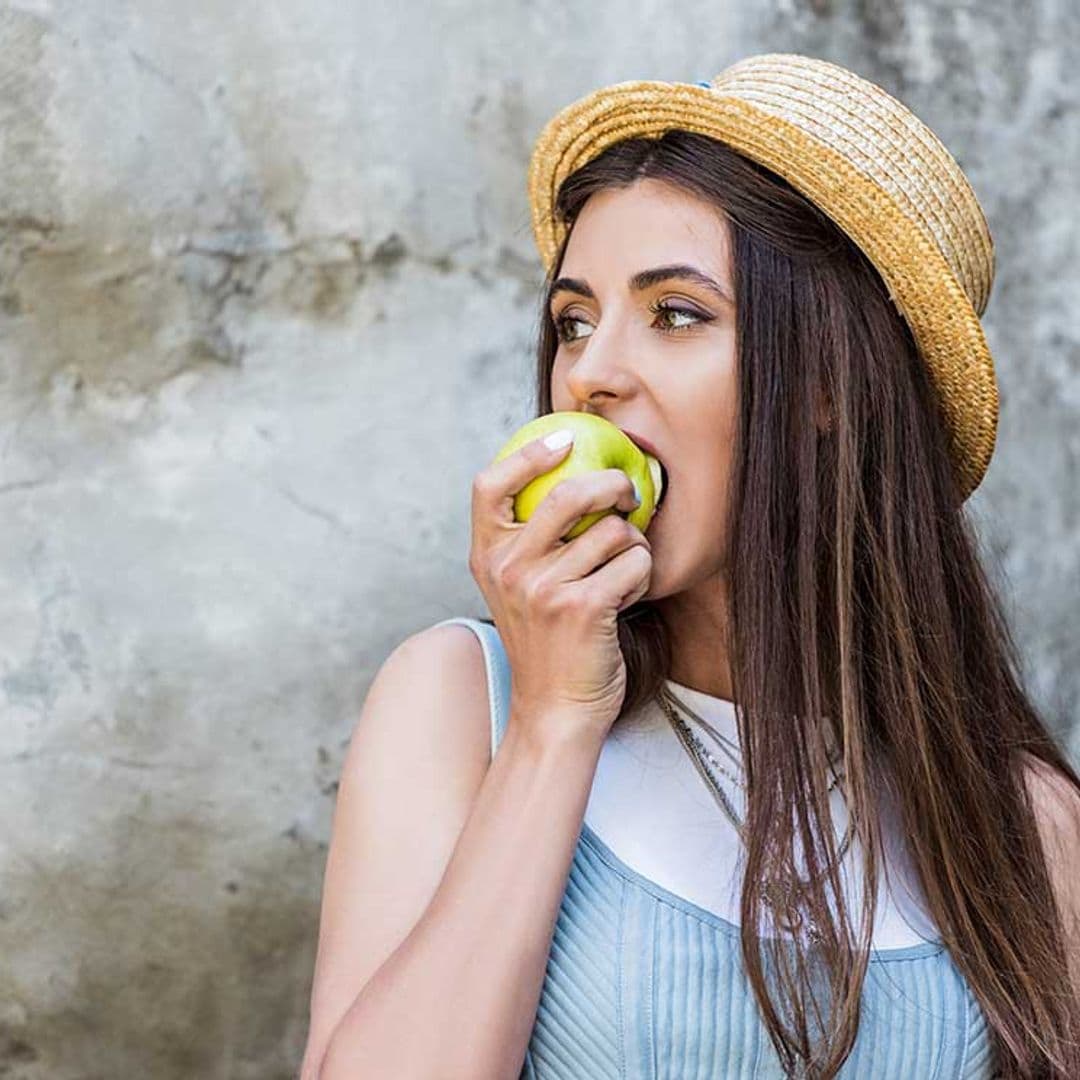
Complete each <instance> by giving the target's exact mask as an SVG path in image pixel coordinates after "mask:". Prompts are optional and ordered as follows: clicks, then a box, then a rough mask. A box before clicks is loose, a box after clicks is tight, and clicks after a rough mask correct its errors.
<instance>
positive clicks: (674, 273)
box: [548, 263, 735, 305]
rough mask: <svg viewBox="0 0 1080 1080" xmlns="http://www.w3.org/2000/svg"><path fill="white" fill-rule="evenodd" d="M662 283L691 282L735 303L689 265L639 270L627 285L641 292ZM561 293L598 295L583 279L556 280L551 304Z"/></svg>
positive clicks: (552, 289) (679, 264) (706, 276)
mask: <svg viewBox="0 0 1080 1080" xmlns="http://www.w3.org/2000/svg"><path fill="white" fill-rule="evenodd" d="M662 281H689V282H691V283H692V284H694V285H700V286H701V287H702V288H704V289H707V290H708V291H709V292H711V293H713V294H714V295H715V296H716V297H718V298H719V299H720V300H723V301H724V302H725V303H728V304H732V305H734V303H735V301H734V300H733V299H732V298H731V294H730V293H729V292H728V291H727V289H725V288H724V286H723V285H721V284H720V282H718V281H716V280H715V279H713V278H711V277H709V275H708V274H706V273H705V272H704V271H702V270H699V269H698V268H697V267H696V266H691V265H690V264H689V263H669V264H668V265H666V266H653V267H651V268H650V269H648V270H639V271H638V273H636V274H634V275H633V277H631V278H630V280H629V281H628V282H627V284H628V285H629V286H630V289H631V290H632V291H633V292H641V291H642V290H643V289H648V288H649V287H650V286H652V285H658V284H660V282H662ZM559 292H572V293H577V294H578V295H579V296H585V297H588V298H589V299H590V300H595V299H596V293H594V292H593V291H592V289H591V288H590V287H589V283H588V282H587V281H584V280H583V279H581V278H571V277H560V278H556V279H555V280H554V281H553V282H552V283H551V291H550V293H549V294H548V301H549V303H550V301H551V300H552V299H554V297H555V294H556V293H559Z"/></svg>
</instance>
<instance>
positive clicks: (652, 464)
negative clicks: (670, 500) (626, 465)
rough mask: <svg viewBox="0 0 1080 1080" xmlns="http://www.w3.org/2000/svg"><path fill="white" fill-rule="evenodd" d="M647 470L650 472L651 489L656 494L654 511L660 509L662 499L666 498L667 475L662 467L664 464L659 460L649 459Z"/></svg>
mask: <svg viewBox="0 0 1080 1080" xmlns="http://www.w3.org/2000/svg"><path fill="white" fill-rule="evenodd" d="M649 469H650V471H651V472H652V478H653V487H654V488H655V489H656V491H657V492H658V495H657V499H656V510H654V513H655V512H656V511H658V510H659V509H660V507H661V506H662V505H663V502H664V499H665V498H666V497H667V490H668V473H667V469H666V468H665V466H664V463H663V462H662V461H661V460H660V459H659V458H654V457H650V458H649Z"/></svg>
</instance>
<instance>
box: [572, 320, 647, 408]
mask: <svg viewBox="0 0 1080 1080" xmlns="http://www.w3.org/2000/svg"><path fill="white" fill-rule="evenodd" d="M629 356H630V353H629V343H628V341H627V340H626V336H625V335H620V334H619V332H618V327H617V325H616V323H615V321H614V319H611V318H609V319H608V321H607V324H606V325H599V326H597V327H596V328H595V329H594V330H593V332H592V333H591V334H590V335H589V337H588V340H587V341H586V342H585V343H584V345H583V347H582V348H581V349H580V350H578V351H577V352H576V354H575V355H573V356H572V357H571V358H570V359H569V360H568V362H567V366H566V372H565V379H566V388H567V390H569V392H570V393H571V394H572V395H573V397H574V399H575V400H576V401H580V402H582V403H583V404H588V403H590V402H593V401H595V400H597V399H598V398H624V397H627V396H629V394H630V393H631V392H632V388H633V382H634V375H633V369H632V366H631V364H630V359H629Z"/></svg>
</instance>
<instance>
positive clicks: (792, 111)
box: [699, 53, 994, 315]
mask: <svg viewBox="0 0 1080 1080" xmlns="http://www.w3.org/2000/svg"><path fill="white" fill-rule="evenodd" d="M699 85H700V84H699ZM709 88H710V90H712V91H713V92H715V93H717V94H721V95H724V96H730V97H736V98H739V99H742V100H744V101H747V102H751V103H752V104H753V105H754V106H755V107H756V108H758V109H760V110H762V111H764V112H767V113H769V114H770V115H773V116H776V117H779V118H780V119H782V120H786V121H787V122H788V123H791V124H794V125H795V126H797V127H799V128H800V129H801V130H803V131H804V132H806V134H808V135H809V136H811V137H812V138H814V139H817V140H818V141H819V142H821V143H824V144H825V145H826V146H828V147H830V148H831V149H833V150H836V151H837V152H838V153H840V154H843V155H844V156H845V157H846V158H848V160H850V161H851V162H852V163H853V164H855V165H856V166H857V167H858V168H859V169H860V170H861V171H863V172H864V173H865V174H866V175H867V176H868V177H870V178H871V179H872V180H873V181H874V182H875V183H877V184H878V185H879V186H880V187H882V188H883V189H884V190H885V191H887V192H888V193H889V195H890V196H891V197H892V198H893V200H894V202H895V204H896V205H897V207H898V208H899V209H900V210H901V211H902V212H903V213H904V214H905V216H906V217H908V218H909V219H910V220H911V221H912V222H913V223H915V224H916V225H918V226H919V227H920V228H921V229H922V230H923V232H924V233H925V234H926V235H928V236H929V237H930V238H931V239H932V240H933V242H934V244H935V245H936V246H937V248H938V250H939V251H940V252H941V254H942V256H943V257H944V258H945V260H946V262H947V263H948V264H949V266H950V268H951V269H952V271H953V273H954V274H955V276H956V279H957V281H958V282H959V283H960V285H961V287H962V288H963V289H964V292H965V293H967V296H968V299H969V300H970V301H971V306H972V307H973V308H974V309H975V311H976V313H977V314H979V315H982V314H983V312H984V311H985V310H986V304H987V301H988V300H989V297H990V288H991V286H992V284H993V280H994V245H993V240H992V238H991V235H990V230H989V227H988V225H987V222H986V217H985V215H984V213H983V210H982V207H981V206H980V204H979V201H978V199H977V198H976V196H975V192H974V190H973V189H972V187H971V184H970V183H969V182H968V179H967V177H966V176H965V175H964V173H963V171H962V170H961V168H960V165H959V164H958V163H957V161H956V159H955V158H954V157H953V155H952V154H951V153H949V151H948V150H947V149H946V147H945V146H944V144H943V143H942V142H941V140H940V139H939V138H938V137H937V136H936V135H935V134H934V132H933V131H931V130H930V128H929V127H927V125H926V124H924V123H923V122H922V121H921V120H920V119H919V118H918V117H917V116H916V115H915V114H914V113H913V112H912V111H911V110H910V109H908V108H907V107H906V106H905V105H904V104H903V103H902V102H900V101H898V100H897V99H896V98H895V97H893V96H892V95H891V94H889V93H887V92H886V91H885V90H883V89H882V88H881V87H880V86H877V85H876V84H875V83H872V82H870V81H868V80H867V79H863V78H861V77H860V76H859V75H856V74H855V73H854V72H853V71H849V70H848V69H847V68H844V67H841V66H839V65H838V64H833V63H830V62H829V61H827V60H821V59H818V58H816V57H810V56H803V55H800V54H797V53H764V54H759V55H756V56H749V57H746V58H745V59H743V60H739V61H737V62H736V63H734V64H732V65H730V66H729V67H727V68H725V69H724V70H723V71H721V72H720V74H719V75H717V76H716V77H715V78H713V79H712V80H711V82H710V86H709Z"/></svg>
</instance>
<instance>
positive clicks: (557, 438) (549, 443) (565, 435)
mask: <svg viewBox="0 0 1080 1080" xmlns="http://www.w3.org/2000/svg"><path fill="white" fill-rule="evenodd" d="M573 441H574V433H573V432H572V431H571V430H570V429H569V428H563V429H562V430H560V431H553V432H552V433H551V434H550V435H548V436H547V438H545V439H544V445H545V446H546V447H547V448H548V449H549V450H561V449H562V448H563V447H564V446H566V445H567V444H568V443H572V442H573Z"/></svg>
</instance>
